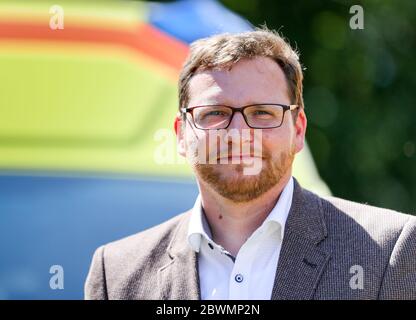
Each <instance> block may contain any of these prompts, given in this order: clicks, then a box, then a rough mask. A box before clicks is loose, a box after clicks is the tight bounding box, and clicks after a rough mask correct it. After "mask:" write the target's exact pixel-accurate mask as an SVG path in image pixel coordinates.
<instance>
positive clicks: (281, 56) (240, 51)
mask: <svg viewBox="0 0 416 320" xmlns="http://www.w3.org/2000/svg"><path fill="white" fill-rule="evenodd" d="M255 57H268V58H271V59H272V60H274V61H276V62H277V63H278V64H279V66H280V67H281V68H282V70H283V72H284V74H285V76H286V80H287V85H288V91H289V92H288V94H289V98H290V99H291V103H292V104H297V105H299V106H300V107H301V108H303V107H304V105H303V97H302V81H303V73H302V67H301V64H300V62H299V55H298V53H297V52H296V50H294V49H292V47H291V46H290V44H289V43H288V42H286V41H285V39H284V38H283V37H281V36H280V35H279V34H278V33H277V32H276V31H273V30H269V29H267V28H265V27H263V28H262V29H257V30H255V31H248V32H243V33H237V34H229V33H224V34H219V35H214V36H211V37H208V38H203V39H200V40H197V41H195V42H193V43H192V44H191V48H190V53H189V55H188V57H187V59H186V61H185V63H184V65H183V68H182V71H181V73H180V76H179V86H178V87H179V108H181V107H187V104H188V102H189V90H188V87H189V82H190V80H191V78H192V77H193V76H194V75H195V73H196V72H197V71H201V70H213V69H216V70H220V69H222V70H224V69H228V70H229V69H231V67H232V66H233V65H234V64H236V63H237V62H238V61H239V60H241V59H244V58H246V59H252V58H255ZM298 110H299V109H298Z"/></svg>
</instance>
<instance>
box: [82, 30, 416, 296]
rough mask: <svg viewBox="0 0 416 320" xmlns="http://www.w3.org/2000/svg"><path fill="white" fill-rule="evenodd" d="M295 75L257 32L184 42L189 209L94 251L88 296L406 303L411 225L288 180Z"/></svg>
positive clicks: (415, 271)
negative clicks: (192, 190)
mask: <svg viewBox="0 0 416 320" xmlns="http://www.w3.org/2000/svg"><path fill="white" fill-rule="evenodd" d="M302 81H303V74H302V68H301V64H300V62H299V58H298V54H297V53H296V52H295V51H294V50H293V49H292V48H291V47H290V45H289V44H288V43H287V42H286V41H285V40H284V39H283V38H282V37H280V36H279V35H278V34H277V33H276V32H273V31H270V30H267V29H263V30H256V31H251V32H245V33H239V34H220V35H215V36H212V37H209V38H205V39H201V40H198V41H196V42H194V43H193V44H192V45H191V50H190V54H189V56H188V58H187V60H186V62H185V64H184V67H183V69H182V72H181V75H180V79H179V111H178V115H177V118H176V119H175V130H176V134H177V146H178V152H179V153H180V154H181V155H182V156H183V157H185V158H186V159H188V160H189V163H190V165H191V166H192V169H193V171H194V173H195V176H196V180H197V183H198V188H199V195H198V197H197V199H196V201H195V205H194V207H193V208H192V209H190V210H189V211H187V212H185V213H182V214H179V215H177V216H175V217H174V218H172V219H170V220H169V221H167V222H164V223H162V224H161V225H158V226H156V227H153V228H151V229H148V230H145V231H143V232H140V233H138V234H136V235H133V236H130V237H128V238H125V239H122V240H119V241H115V242H113V243H110V244H106V245H104V246H101V247H100V248H98V249H97V251H96V252H95V254H94V257H93V261H92V264H91V268H90V272H89V275H88V277H87V281H86V284H85V297H86V298H87V299H201V300H209V299H416V219H415V217H413V216H410V215H406V214H402V213H398V212H395V211H392V210H387V209H382V208H376V207H372V206H369V205H365V204H359V203H354V202H351V201H348V200H343V199H340V198H335V197H326V198H323V197H320V196H318V195H316V194H314V193H312V192H310V191H308V190H306V189H303V188H302V187H301V186H300V185H299V183H298V181H297V180H296V179H295V178H294V177H292V163H293V160H294V157H295V155H296V154H297V153H298V152H300V151H301V150H302V148H303V147H304V142H305V132H306V127H307V119H306V114H305V110H304V104H303V98H302ZM363 183H365V181H363Z"/></svg>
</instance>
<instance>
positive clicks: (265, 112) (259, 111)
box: [254, 110, 271, 115]
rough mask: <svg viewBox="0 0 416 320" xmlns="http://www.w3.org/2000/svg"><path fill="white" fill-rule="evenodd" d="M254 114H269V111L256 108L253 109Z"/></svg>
mask: <svg viewBox="0 0 416 320" xmlns="http://www.w3.org/2000/svg"><path fill="white" fill-rule="evenodd" d="M254 114H255V115H264V114H266V115H269V114H271V113H270V112H268V111H265V110H256V111H254Z"/></svg>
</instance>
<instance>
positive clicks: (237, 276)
mask: <svg viewBox="0 0 416 320" xmlns="http://www.w3.org/2000/svg"><path fill="white" fill-rule="evenodd" d="M234 280H235V281H236V282H238V283H241V282H243V280H244V277H243V275H242V274H240V273H239V274H236V275H235V278H234Z"/></svg>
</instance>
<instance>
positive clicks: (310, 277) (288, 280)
mask: <svg viewBox="0 0 416 320" xmlns="http://www.w3.org/2000/svg"><path fill="white" fill-rule="evenodd" d="M327 235H328V231H327V228H326V224H325V219H324V213H323V210H322V204H321V199H320V198H319V197H318V196H317V195H315V194H313V193H312V192H309V191H307V190H304V189H302V187H301V186H300V185H299V183H298V182H297V181H296V179H295V186H294V193H293V201H292V206H291V208H290V212H289V217H288V220H287V224H286V230H285V234H284V236H283V242H282V248H281V251H280V257H279V262H278V265H277V270H276V275H275V280H274V285H273V290H272V295H271V299H272V300H303V299H313V295H314V293H315V291H316V288H317V285H318V283H319V280H320V278H321V276H322V274H323V272H324V270H325V267H326V266H327V263H328V261H329V259H330V255H329V253H328V252H326V251H325V250H322V249H321V248H320V247H319V243H320V242H321V241H323V240H324V239H325V238H326V237H327Z"/></svg>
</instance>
